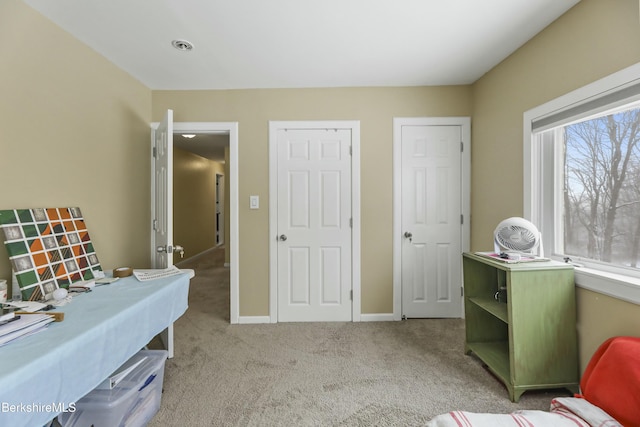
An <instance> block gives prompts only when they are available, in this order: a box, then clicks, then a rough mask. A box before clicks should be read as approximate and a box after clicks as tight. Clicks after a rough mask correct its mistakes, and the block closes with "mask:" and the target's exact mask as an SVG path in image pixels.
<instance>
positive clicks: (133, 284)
mask: <svg viewBox="0 0 640 427" xmlns="http://www.w3.org/2000/svg"><path fill="white" fill-rule="evenodd" d="M191 277H193V271H192V270H185V272H184V273H183V274H180V275H176V276H171V277H168V278H163V279H157V280H153V281H149V282H140V281H138V280H137V279H135V277H133V276H130V277H126V278H121V279H120V280H118V281H117V282H114V283H112V284H110V285H105V286H98V287H95V288H93V291H92V292H88V293H85V294H81V295H79V296H77V297H75V298H74V299H73V302H71V303H70V304H68V305H66V306H64V307H61V308H60V309H58V310H57V311H63V312H64V313H65V317H64V321H63V322H54V323H51V324H50V325H49V327H48V328H47V329H45V330H44V331H43V332H40V333H37V334H35V335H33V336H28V337H23V338H20V339H19V340H16V341H14V342H11V343H9V344H7V345H5V346H3V347H0V426H12V427H20V426H28V427H34V426H42V425H44V424H45V423H47V422H48V421H50V420H51V419H53V418H54V417H55V416H56V415H57V414H58V413H59V412H61V410H63V408H67V407H68V406H69V405H70V404H72V403H75V402H76V401H77V400H79V399H80V398H81V397H83V396H84V395H85V394H87V393H88V392H90V391H91V390H93V389H94V388H95V387H96V386H97V385H98V384H100V382H102V380H104V379H105V378H106V377H107V376H108V375H109V374H111V373H112V372H113V371H115V370H116V369H117V368H118V367H119V366H120V365H122V364H123V363H124V362H126V361H127V360H128V359H129V358H130V357H131V356H133V355H134V354H136V353H137V352H138V351H139V350H140V349H142V348H143V347H144V346H145V345H147V344H148V343H149V341H150V340H151V339H152V338H153V337H154V336H156V335H158V334H159V333H161V332H163V331H166V330H167V329H169V335H168V336H169V338H170V340H169V343H168V345H169V347H170V348H169V350H170V351H171V352H172V342H171V338H172V331H171V329H172V325H173V322H175V321H176V320H177V319H178V318H179V317H180V316H182V314H183V313H184V312H185V311H186V310H187V307H188V295H189V279H190V278H191Z"/></svg>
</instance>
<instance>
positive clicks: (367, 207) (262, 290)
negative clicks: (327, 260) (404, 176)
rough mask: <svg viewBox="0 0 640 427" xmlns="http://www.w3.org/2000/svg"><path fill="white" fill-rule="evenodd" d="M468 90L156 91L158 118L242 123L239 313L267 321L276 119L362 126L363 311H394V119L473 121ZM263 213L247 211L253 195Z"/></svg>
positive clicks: (179, 120) (240, 149)
mask: <svg viewBox="0 0 640 427" xmlns="http://www.w3.org/2000/svg"><path fill="white" fill-rule="evenodd" d="M470 94H471V90H470V87H468V86H456V87H428V88H426V87H418V88H415V87H411V88H344V89H283V90H277V89H273V90H227V91H154V92H153V114H152V116H153V119H154V120H159V119H160V118H161V116H162V114H163V112H164V111H165V110H166V109H168V108H171V109H173V111H174V120H175V121H176V122H211V121H214V122H215V121H220V122H221V121H232V122H238V128H239V130H238V133H239V205H240V206H239V228H240V242H239V250H240V266H239V268H240V315H241V316H267V315H269V236H268V231H269V215H268V214H269V212H268V206H269V187H268V186H269V164H268V158H269V155H268V142H269V141H268V133H269V121H270V120H359V121H360V130H361V158H360V161H361V182H362V184H361V210H362V241H361V245H362V312H363V313H391V312H393V297H392V285H393V283H392V282H393V280H392V279H393V278H392V258H393V256H392V255H393V250H392V249H393V248H392V234H391V230H392V178H393V176H392V142H393V141H392V139H393V133H392V128H393V126H392V125H393V118H394V117H413V116H469V115H470V113H471V111H470V106H471V98H470ZM252 194H255V195H258V196H260V209H259V210H250V209H249V195H252Z"/></svg>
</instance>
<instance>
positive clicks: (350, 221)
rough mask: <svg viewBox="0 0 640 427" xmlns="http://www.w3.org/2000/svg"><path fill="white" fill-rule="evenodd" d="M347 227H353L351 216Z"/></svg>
mask: <svg viewBox="0 0 640 427" xmlns="http://www.w3.org/2000/svg"><path fill="white" fill-rule="evenodd" d="M349 227H350V228H353V218H349Z"/></svg>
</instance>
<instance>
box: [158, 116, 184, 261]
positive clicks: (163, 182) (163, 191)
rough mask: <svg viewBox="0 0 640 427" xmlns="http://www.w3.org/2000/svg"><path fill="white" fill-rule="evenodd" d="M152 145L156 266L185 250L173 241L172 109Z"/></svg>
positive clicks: (160, 126) (165, 117) (161, 123)
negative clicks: (175, 253)
mask: <svg viewBox="0 0 640 427" xmlns="http://www.w3.org/2000/svg"><path fill="white" fill-rule="evenodd" d="M152 144H153V165H154V167H153V172H154V173H153V185H154V191H153V197H154V203H153V212H152V221H153V246H152V248H153V249H152V250H153V255H152V256H151V262H152V265H153V267H154V268H167V267H170V266H172V265H173V253H174V252H182V251H183V249H182V247H181V246H177V245H174V244H173V110H167V112H166V114H165V116H164V119H163V120H162V122H160V124H159V125H158V127H157V128H156V129H154V130H153V134H152Z"/></svg>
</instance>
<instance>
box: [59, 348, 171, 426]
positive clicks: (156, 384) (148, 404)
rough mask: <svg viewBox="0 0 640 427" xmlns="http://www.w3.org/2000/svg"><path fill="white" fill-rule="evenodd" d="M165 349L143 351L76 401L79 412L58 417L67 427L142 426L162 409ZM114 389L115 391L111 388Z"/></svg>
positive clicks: (66, 413)
mask: <svg viewBox="0 0 640 427" xmlns="http://www.w3.org/2000/svg"><path fill="white" fill-rule="evenodd" d="M166 359H167V352H166V351H164V350H142V351H140V352H138V353H137V354H136V355H135V356H133V357H132V358H131V359H129V360H128V361H127V362H126V363H125V364H124V365H122V367H120V368H119V369H118V370H117V371H116V372H114V373H113V374H112V375H111V376H110V377H109V378H107V380H105V381H104V382H103V383H102V384H100V385H99V386H98V388H96V389H94V390H93V391H91V392H89V394H87V395H86V396H84V397H83V398H82V399H80V400H78V401H77V402H76V410H75V412H65V413H62V414H60V415H58V422H59V423H60V424H61V425H62V426H63V427H91V426H93V427H125V426H126V427H140V426H145V425H147V423H148V422H149V421H150V420H151V418H153V416H154V415H155V414H156V412H158V409H160V399H161V397H162V381H163V379H164V363H165V361H166ZM111 387H113V388H111Z"/></svg>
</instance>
